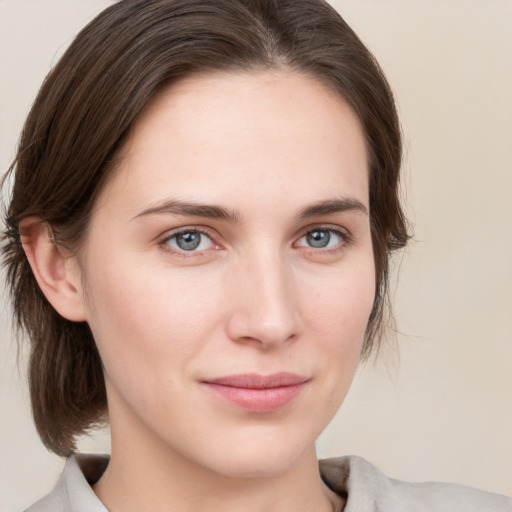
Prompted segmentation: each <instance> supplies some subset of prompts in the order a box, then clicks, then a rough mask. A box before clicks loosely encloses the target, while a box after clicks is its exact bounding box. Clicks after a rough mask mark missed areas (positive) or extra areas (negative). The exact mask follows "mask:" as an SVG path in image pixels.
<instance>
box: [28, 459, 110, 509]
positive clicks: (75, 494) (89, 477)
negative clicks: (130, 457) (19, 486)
mask: <svg viewBox="0 0 512 512" xmlns="http://www.w3.org/2000/svg"><path fill="white" fill-rule="evenodd" d="M107 464H108V457H107V456H103V455H75V456H73V457H70V458H69V459H68V460H67V461H66V465H65V467H64V471H63V472H62V474H61V476H60V478H59V480H58V481H57V483H56V485H55V487H54V488H53V490H52V491H51V492H50V494H48V495H47V496H45V497H44V498H42V499H41V500H39V501H37V502H36V503H34V504H33V505H32V506H31V507H29V508H28V509H27V510H26V511H25V512H83V511H84V510H87V512H107V509H106V508H105V507H104V506H103V505H102V503H101V502H100V501H99V500H98V498H97V497H96V495H95V494H94V491H93V490H92V488H91V484H92V483H94V482H95V481H97V480H98V478H99V477H100V476H101V474H102V473H103V471H104V470H105V468H106V466H107Z"/></svg>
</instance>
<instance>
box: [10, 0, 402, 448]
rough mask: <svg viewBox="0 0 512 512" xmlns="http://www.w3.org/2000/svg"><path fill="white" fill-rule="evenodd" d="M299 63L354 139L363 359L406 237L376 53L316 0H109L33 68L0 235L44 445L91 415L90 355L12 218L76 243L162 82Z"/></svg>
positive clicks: (94, 395)
mask: <svg viewBox="0 0 512 512" xmlns="http://www.w3.org/2000/svg"><path fill="white" fill-rule="evenodd" d="M269 67H280V68H284V69H291V70H298V71H300V72H303V73H307V74H309V75H311V76H314V77H316V78H317V79H319V80H321V81H322V82H323V83H324V84H326V85H327V86H329V87H331V88H334V89H335V90H336V91H338V92H339V93H340V94H341V95H342V96H343V97H344V98H345V100H346V101H347V102H348V103H349V104H350V105H351V107H352V108H353V109H354V111H355V112H356V114H357V115H358V117H359V119H360V121H361V123H362V126H363V129H364V132H365V136H366V140H367V146H368V153H369V168H370V222H371V232H372V241H373V250H374V258H375V268H376V275H377V279H376V296H375V303H374V307H373V311H372V313H371V316H370V320H369V324H368V328H367V333H366V339H365V344H364V348H363V356H367V355H368V354H369V352H370V349H371V348H372V347H373V346H374V345H375V344H376V342H377V336H378V335H379V334H380V330H381V327H382V315H383V311H384V305H385V304H384V303H385V302H386V297H387V283H388V260H389V256H390V253H391V252H392V251H394V250H395V249H398V248H401V247H403V246H404V245H405V244H406V242H407V239H408V235H407V230H406V225H405V220H404V216H403V212H402V210H401V208H400V204H399V199H398V193H397V187H398V178H399V169H400V163H401V137H400V128H399V123H398V118H397V114H396V110H395V105H394V101H393V96H392V94H391V91H390V89H389V86H388V83H387V81H386V79H385V77H384V75H383V73H382V71H381V69H380V68H379V66H378V64H377V63H376V61H375V60H374V58H373V57H372V55H371V54H370V53H369V51H368V50H367V49H366V48H365V46H364V45H363V44H362V43H361V41H360V40H359V39H358V37H357V36H356V35H355V34H354V32H353V31H352V30H351V29H350V27H349V26H348V25H347V24H346V23H345V22H344V21H343V19H342V18H341V17H340V16H339V14H338V13H337V12H336V11H335V10H334V9H333V8H332V7H330V6H329V5H328V4H327V3H326V2H324V1H321V0H296V1H293V2H290V1H289V0H122V1H120V2H118V3H116V4H114V5H112V6H111V7H109V8H107V9H106V10H105V11H103V12H102V13H101V14H100V15H99V16H98V17H97V18H95V19H94V20H93V21H92V22H91V23H89V24H88V25H87V26H86V27H85V28H84V29H83V30H82V31H81V32H80V33H79V34H78V36H77V37H76V39H75V40H74V41H73V43H72V44H71V46H70V47H69V49H68V50H67V51H66V53H65V54H64V55H63V57H62V58H61V59H60V61H59V62H58V64H57V65H56V66H55V68H54V69H53V70H52V71H51V72H50V73H49V75H48V76H47V78H46V79H45V81H44V83H43V85H42V87H41V89H40V91H39V94H38V96H37V98H36V100H35V102H34V104H33V106H32V109H31V111H30V114H29V116H28V118H27V120H26V123H25V126H24V129H23V132H22V134H21V139H20V143H19V148H18V153H17V156H16V159H15V161H14V163H13V165H12V166H11V168H10V169H9V174H10V173H12V172H13V171H14V172H13V174H14V183H13V192H12V200H11V202H10V205H9V207H8V211H7V214H6V226H7V228H6V230H5V233H4V237H3V241H4V244H3V253H4V263H5V265H6V267H7V280H8V284H9V287H10V292H11V295H12V300H13V304H14V313H15V316H16V320H17V325H18V327H19V328H20V329H21V330H25V331H26V332H27V333H28V336H29V338H30V342H31V356H30V363H29V380H30V390H31V400H32V409H33V415H34V420H35V423H36V427H37V430H38V432H39V435H40V436H41V439H42V440H43V442H44V444H45V445H46V446H47V447H48V448H49V449H50V450H52V451H54V452H55V453H58V454H61V455H68V454H70V453H71V452H73V451H74V449H75V444H74V443H75V437H76V436H77V435H79V434H82V433H84V432H86V431H87V429H89V428H90V427H91V426H93V425H94V424H95V423H98V422H100V421H101V420H102V418H103V417H104V415H105V413H106V408H107V404H106V394H105V385H104V381H103V373H102V365H101V361H100V358H99V355H98V352H97V350H96V347H95V343H94V340H93V337H92V334H91V331H90V330H89V327H88V325H87V324H86V323H79V322H71V321H68V320H66V319H64V318H62V317H61V316H60V315H59V314H58V313H57V312H56V311H55V310H54V309H53V308H52V306H51V305H50V304H49V302H48V301H47V300H46V298H45V297H44V295H43V294H42V292H41V290H40V289H39V287H38V285H37V283H36V280H35V278H34V275H33V274H32V271H31V268H30V266H29V263H28V261H27V258H26V256H25V254H24V251H23V248H22V245H21V242H20V233H19V223H20V221H21V220H22V219H24V218H26V217H29V216H35V217H37V218H39V219H41V221H44V222H47V223H49V225H50V226H52V229H53V231H54V235H55V239H56V241H57V243H60V244H62V245H64V246H66V247H68V248H69V249H71V250H75V251H76V250H77V248H78V247H79V243H80V241H81V240H82V239H83V236H84V233H85V232H86V229H87V225H88V220H89V216H90V214H91V210H92V207H93V205H94V203H95V199H96V197H97V196H98V193H99V191H100V190H101V188H102V186H103V184H104V183H105V180H106V179H107V177H108V173H109V171H111V169H112V165H111V164H112V162H113V161H114V159H115V156H116V152H117V150H118V149H119V148H120V146H121V145H122V143H123V140H124V139H125V137H126V135H127V134H128V133H129V132H130V130H131V128H132V126H133V124H134V122H135V121H136V119H137V118H138V116H139V115H140V113H141V112H142V110H143V109H144V107H145V105H147V103H148V101H149V100H150V99H151V98H152V97H154V96H155V94H157V93H158V92H159V91H160V90H161V89H162V88H163V87H165V86H166V85H168V84H169V83H171V82H173V81H176V80H178V79H179V78H181V77H184V76H186V75H190V74H193V73H199V72H208V71H210V70H211V71H215V70H227V71H230V70H233V71H236V70H247V69H255V70H257V69H264V68H269Z"/></svg>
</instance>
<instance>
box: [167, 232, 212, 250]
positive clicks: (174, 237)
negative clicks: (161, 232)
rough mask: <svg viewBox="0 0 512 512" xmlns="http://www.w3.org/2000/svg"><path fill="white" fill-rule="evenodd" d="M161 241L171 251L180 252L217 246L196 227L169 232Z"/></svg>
mask: <svg viewBox="0 0 512 512" xmlns="http://www.w3.org/2000/svg"><path fill="white" fill-rule="evenodd" d="M161 243H162V245H164V246H167V247H168V248H170V249H171V250H172V251H175V252H181V253H187V252H188V253H191V252H199V251H206V250H208V249H214V248H216V247H217V245H216V244H215V242H214V241H213V240H212V239H211V238H210V237H209V236H208V235H207V234H206V233H204V232H203V231H200V230H198V229H184V230H182V231H178V232H175V233H171V234H170V235H169V236H167V237H166V238H165V239H164V240H163V241H162V242H161Z"/></svg>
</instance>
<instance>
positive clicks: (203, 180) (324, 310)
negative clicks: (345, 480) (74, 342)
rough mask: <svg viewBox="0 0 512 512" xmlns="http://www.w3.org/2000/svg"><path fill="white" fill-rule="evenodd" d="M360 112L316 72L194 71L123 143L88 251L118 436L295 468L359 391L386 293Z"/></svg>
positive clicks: (91, 310)
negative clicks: (365, 345)
mask: <svg viewBox="0 0 512 512" xmlns="http://www.w3.org/2000/svg"><path fill="white" fill-rule="evenodd" d="M368 208H369V205H368V169H367V157H366V151H365V143H364V137H363V134H362V130H361V126H360V124H359V122H358V119H357V117H356V116H355V115H354V113H353V112H352V111H351V110H350V108H349V107H348V106H347V104H346V103H345V102H344V101H343V99H342V98H341V97H340V96H339V95H337V94H336V93H334V92H332V91H330V90H329V89H327V88H326V87H325V86H323V85H321V84H320V83H318V82H317V81H316V80H314V79H312V78H310V77H307V76H304V75H301V74H296V73H291V72H284V71H271V72H270V71H268V72H262V73H254V74H249V73H247V74H223V75H209V76H201V77H194V78H188V79H186V80H185V81H182V82H180V83H179V84H176V85H173V86H171V87H170V88H169V89H167V90H165V91H164V92H162V93H161V94H160V95H159V96H158V97H156V98H155V99H154V100H153V102H152V103H151V104H150V106H149V107H148V108H147V109H146V111H145V112H144V114H143V116H142V117H141V118H140V119H139V120H138V122H137V124H136V126H135V128H134V129H133V131H132V133H131V135H130V138H129V140H128V141H127V143H126V144H125V146H124V148H123V149H122V152H121V155H120V159H119V166H118V167H117V168H116V170H115V171H114V174H113V176H112V178H111V179H110V181H109V182H108V183H107V185H106V186H105V188H104V190H103V192H102V194H101V196H100V198H99V200H98V204H97V208H96V209H95V210H94V213H93V216H92V220H91V224H90V228H89V231H88V235H87V239H86V241H85V245H84V247H83V250H82V253H81V268H82V272H83V273H84V276H83V277H84V282H85V283H86V289H85V290H84V294H85V300H84V308H85V317H86V320H87V321H88V323H89V325H90V327H91V329H92V332H93V334H94V338H95V340H96V342H97V345H98V348H99V352H100V355H101V358H102V361H103V364H104V369H105V379H106V386H107V394H108V401H109V413H110V419H111V425H112V443H113V450H115V449H116V446H122V445H123V444H124V445H131V446H141V445H144V446H146V447H149V446H151V447H153V448H154V449H155V450H157V451H158V452H159V453H165V454H166V455H167V456H169V457H171V458H172V457H179V458H181V459H182V460H187V461H188V462H189V463H191V464H195V465H197V466H198V467H202V468H206V469H208V470H211V471H215V472H217V473H220V474H223V475H236V476H241V475H259V476H262V475H270V474H276V473H279V472H283V471H285V470H286V469H287V468H289V467H291V466H292V465H293V464H294V463H296V462H297V461H298V460H299V459H300V458H301V457H302V456H303V455H304V454H305V453H309V452H310V451H311V450H312V449H313V446H314V440H315V439H316V438H317V436H318V435H319V433H320V432H321V431H322V430H323V429H324V427H325V426H326V425H327V423H328V422H329V421H330V419H331V418H332V416H333V415H334V413H335V412H336V410H337V409H338V407H339V405H340V404H341V402H342V401H343V398H344V397H345V394H346V393H347V391H348V388H349V386H350V383H351V381H352V378H353V376H354V372H355V370H356V367H357V364H358V361H359V354H360V351H361V346H362V342H363V337H364V333H365V328H366V325H367V321H368V317H369V315H370V311H371V308H372V304H373V299H374V288H375V275H374V262H373V257H372V245H371V237H370V228H369V217H368Z"/></svg>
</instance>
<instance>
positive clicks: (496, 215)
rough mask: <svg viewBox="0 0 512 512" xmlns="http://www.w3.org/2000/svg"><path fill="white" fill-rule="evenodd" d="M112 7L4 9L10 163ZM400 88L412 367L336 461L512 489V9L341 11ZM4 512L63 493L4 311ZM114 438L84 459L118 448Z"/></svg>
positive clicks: (346, 418) (372, 380)
mask: <svg viewBox="0 0 512 512" xmlns="http://www.w3.org/2000/svg"><path fill="white" fill-rule="evenodd" d="M109 3H110V2H108V1H106V0H103V1H100V0H94V1H93V0H60V1H57V0H44V1H42V0H0V75H1V77H2V79H1V80H0V168H1V169H2V171H3V170H4V169H6V168H7V166H8V164H9V161H10V159H11V158H12V156H13V154H14V153H13V152H14V147H15V144H16V140H17V136H18V133H19V131H20V129H21V126H22V123H23V120H24V117H25V116H26V114H27V112H28V108H29V106H30V103H31V101H32V99H33V98H34V96H35V94H36V91H37V89H38V86H39V85H40V83H41V81H42V79H43V77H44V75H45V74H46V72H47V71H48V69H49V67H50V65H51V64H52V63H55V61H56V59H57V58H58V56H59V55H60V54H61V53H62V51H63V49H64V48H65V47H66V45H67V44H68V43H69V42H70V40H71V38H72V36H73V35H74V34H75V33H76V32H77V31H78V29H79V28H81V27H82V26H83V25H84V24H85V22H86V21H88V20H89V19H90V18H91V17H92V16H93V15H94V14H95V13H97V12H98V11H99V10H100V9H101V8H103V7H104V6H106V5H108V4H109ZM333 4H334V5H335V6H336V7H337V8H339V10H340V12H341V13H342V14H343V15H344V17H345V18H346V20H347V21H348V22H349V23H350V24H351V25H352V26H353V27H354V28H355V30H356V32H358V34H359V35H360V36H361V38H362V39H363V40H364V41H365V42H366V43H367V44H368V45H369V47H370V48H371V49H372V50H373V51H374V53H375V54H376V56H377V58H378V60H379V61H380V62H381V64H382V66H383V67H384V69H385V70H386V72H387V75H388V77H389V79H390V82H391V84H392V86H393V88H394V90H395V91H396V94H397V98H398V103H399V108H400V112H401V115H402V122H403V127H404V133H405V142H406V151H407V154H406V159H405V165H404V170H405V179H404V184H405V192H406V202H407V205H408V209H409V212H410V215H411V217H412V219H413V221H414V224H415V233H416V241H415V243H414V244H413V245H411V247H410V249H409V250H408V251H407V253H406V254H405V256H404V258H403V261H401V264H400V283H399V286H398V287H397V288H396V293H395V302H396V314H397V318H398V326H399V331H400V334H399V336H398V346H399V353H400V356H399V357H398V356H396V355H394V354H393V352H392V351H388V353H386V354H384V357H382V358H381V360H380V361H379V362H378V363H377V364H375V365H372V364H369V365H366V366H365V367H363V368H361V370H360V372H359V375H358V377H357V378H356V381H355V383H354V385H353V388H352V390H351V393H350V394H349V397H348V398H347V401H346V402H345V404H344V406H343V407H342V409H341V412H340V413H339V414H338V416H337V417H336V419H335V421H334V422H333V423H332V424H331V426H330V427H329V428H328V430H327V431H326V432H325V433H324V434H323V435H322V437H321V438H320V440H319V442H318V449H319V452H320V454H321V455H326V456H329V455H336V454H348V453H356V454H359V455H362V456H364V457H366V458H368V459H369V460H370V461H372V462H373V463H374V464H376V465H378V466H379V467H380V468H381V469H382V470H384V471H385V472H386V473H387V474H389V475H390V476H395V477H397V478H403V479H409V480H447V481H453V482H459V483H463V484H467V485H472V486H477V487H481V488H484V489H487V490H492V491H498V492H502V493H507V494H512V400H511V399H510V396H511V391H512V372H511V369H510V368H511V363H512V342H511V341H512V299H511V290H512V269H511V265H512V229H511V224H512V222H511V220H512V201H511V192H512V140H511V139H512V35H511V34H512V2H511V1H510V0H489V1H486V2H483V1H481V0H450V1H449V2H442V1H437V0H418V1H411V0H385V1H383V0H337V1H333ZM0 315H1V316H0V337H1V343H0V384H1V388H0V400H1V403H0V410H1V417H0V443H1V444H0V511H2V512H4V511H5V512H7V511H9V512H11V511H16V510H22V509H23V508H24V507H26V506H28V505H29V504H30V503H32V502H33V501H34V500H35V499H36V498H38V497H39V496H41V495H42V494H44V493H45V492H47V490H49V488H50V487H51V486H52V485H53V482H54V481H55V479H56V476H57V475H58V473H59V472H60V469H61V467H62V461H61V460H60V459H58V458H57V457H55V456H52V455H51V454H49V453H48V452H46V451H45V449H44V448H42V446H41V444H40V442H39V440H38V439H37V437H36V435H35V432H34V428H33V426H32V423H31V419H30V413H29V409H28V400H27V391H26V388H25V384H24V377H23V375H19V374H18V370H17V369H16V363H15V345H14V341H13V338H12V335H11V333H10V330H9V325H8V324H9V312H8V306H7V305H6V301H5V298H4V297H3V296H2V307H1V308H0ZM107 446H108V441H107V437H106V436H105V435H102V436H99V438H97V439H92V440H85V442H84V443H83V447H84V449H94V450H103V449H107Z"/></svg>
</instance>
